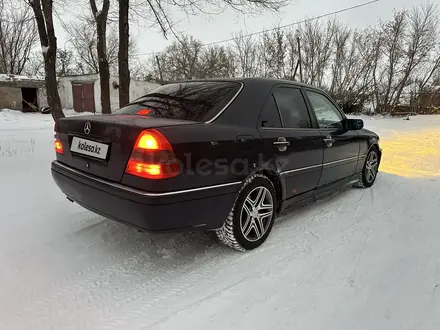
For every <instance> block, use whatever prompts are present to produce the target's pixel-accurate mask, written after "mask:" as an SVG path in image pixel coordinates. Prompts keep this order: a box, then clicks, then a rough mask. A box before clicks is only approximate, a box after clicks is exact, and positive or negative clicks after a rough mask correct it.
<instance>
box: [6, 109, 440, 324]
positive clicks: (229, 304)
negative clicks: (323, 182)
mask: <svg viewBox="0 0 440 330" xmlns="http://www.w3.org/2000/svg"><path fill="white" fill-rule="evenodd" d="M364 120H365V126H366V128H369V129H372V130H375V131H377V132H378V133H379V134H380V135H381V136H382V144H383V147H384V152H385V154H384V157H385V158H384V169H383V172H381V173H380V175H379V177H378V181H377V182H376V184H375V186H374V187H373V188H372V189H368V190H360V189H351V188H350V189H346V190H344V191H342V192H340V193H337V194H335V195H334V196H332V197H330V198H327V199H325V200H322V201H319V202H317V203H313V204H311V205H308V206H304V207H301V208H299V209H297V210H296V211H294V212H293V213H290V214H288V215H285V216H283V217H281V218H280V219H278V220H277V222H276V225H275V226H274V229H273V232H272V234H271V236H270V238H269V239H268V241H267V242H266V243H265V244H264V245H263V246H262V247H261V248H259V249H257V250H256V251H254V252H251V253H246V254H241V253H237V252H234V251H232V250H230V249H228V248H226V247H223V246H221V245H220V244H217V243H215V242H213V241H212V240H211V238H210V237H209V236H207V235H205V234H203V233H184V234H166V235H164V234H148V233H147V234H145V233H139V232H138V231H136V230H135V229H132V228H129V227H126V226H124V225H120V224H117V223H115V222H112V221H109V220H106V219H104V218H102V217H100V216H97V215H94V214H92V213H90V212H88V211H86V210H83V209H82V208H80V207H79V206H77V205H76V204H72V203H70V202H68V201H67V200H66V199H65V198H64V196H63V195H62V194H61V192H60V191H59V190H58V188H57V187H56V186H55V184H54V183H53V182H52V179H51V175H50V162H51V160H52V159H53V158H54V152H53V131H52V129H53V123H52V121H51V117H50V115H49V116H48V115H41V114H20V113H15V112H8V111H3V112H0V206H1V207H0V283H2V284H1V286H0V329H14V330H21V329H38V330H42V329H45V330H46V329H57V330H58V329H93V330H97V329H179V330H180V329H182V330H183V329H191V330H194V329H264V330H267V329H276V330H281V329H300V330H309V329H310V330H317V329H325V330H332V329H335V330H354V329H356V330H363V329H365V330H373V329H374V330H376V329H386V330H394V329H396V330H397V329H417V330H425V329H435V330H437V329H440V258H439V251H440V239H439V235H440V217H439V214H440V117H439V116H435V117H434V116H432V117H425V116H417V117H411V119H410V120H409V121H404V120H402V119H391V118H382V119H379V118H369V117H364Z"/></svg>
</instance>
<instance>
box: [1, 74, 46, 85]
mask: <svg viewBox="0 0 440 330" xmlns="http://www.w3.org/2000/svg"><path fill="white" fill-rule="evenodd" d="M44 84H45V80H44V77H40V76H18V75H13V74H0V87H15V88H42V87H43V86H44Z"/></svg>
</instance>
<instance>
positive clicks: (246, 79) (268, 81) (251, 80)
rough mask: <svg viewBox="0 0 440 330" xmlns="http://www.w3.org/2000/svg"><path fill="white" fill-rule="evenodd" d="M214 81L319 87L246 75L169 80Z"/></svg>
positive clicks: (184, 81) (183, 81)
mask: <svg viewBox="0 0 440 330" xmlns="http://www.w3.org/2000/svg"><path fill="white" fill-rule="evenodd" d="M204 81H206V82H212V81H219V82H225V81H226V82H227V81H230V82H242V83H244V84H246V83H252V84H261V85H267V86H268V87H269V86H273V85H276V84H288V85H292V86H297V87H307V88H313V89H319V88H318V87H316V86H312V85H308V84H304V83H300V82H299V81H294V80H287V79H278V78H265V77H244V78H238V77H231V78H203V79H191V80H182V81H175V82H169V83H168V84H176V83H177V84H179V83H190V82H204Z"/></svg>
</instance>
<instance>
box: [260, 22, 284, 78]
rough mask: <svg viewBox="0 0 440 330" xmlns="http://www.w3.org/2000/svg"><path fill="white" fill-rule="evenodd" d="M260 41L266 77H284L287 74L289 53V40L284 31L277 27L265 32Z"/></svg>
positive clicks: (261, 57)
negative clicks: (286, 64)
mask: <svg viewBox="0 0 440 330" xmlns="http://www.w3.org/2000/svg"><path fill="white" fill-rule="evenodd" d="M261 39H262V41H261V43H260V49H259V52H260V54H261V56H260V59H261V61H262V63H261V65H262V69H263V75H264V76H265V77H273V78H284V77H285V76H286V69H285V61H286V55H287V47H286V46H287V42H286V39H285V34H284V31H283V30H281V29H275V30H273V31H271V32H264V33H263V35H262V37H261Z"/></svg>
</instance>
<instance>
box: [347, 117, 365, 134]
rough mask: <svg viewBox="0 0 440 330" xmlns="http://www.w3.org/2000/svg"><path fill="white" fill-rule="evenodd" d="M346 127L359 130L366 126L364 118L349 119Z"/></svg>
mask: <svg viewBox="0 0 440 330" xmlns="http://www.w3.org/2000/svg"><path fill="white" fill-rule="evenodd" d="M346 128H347V129H348V130H350V131H357V130H360V129H362V128H364V121H363V120H362V119H347V121H346Z"/></svg>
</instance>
